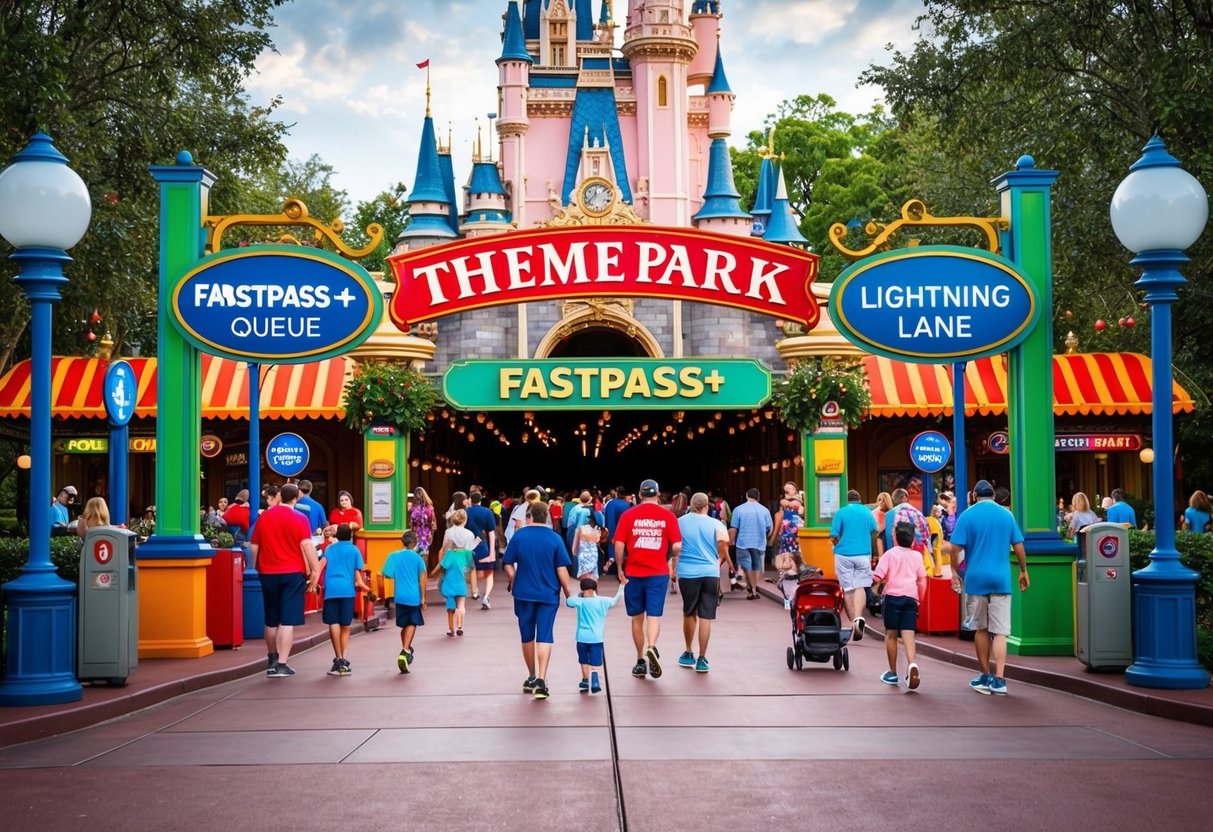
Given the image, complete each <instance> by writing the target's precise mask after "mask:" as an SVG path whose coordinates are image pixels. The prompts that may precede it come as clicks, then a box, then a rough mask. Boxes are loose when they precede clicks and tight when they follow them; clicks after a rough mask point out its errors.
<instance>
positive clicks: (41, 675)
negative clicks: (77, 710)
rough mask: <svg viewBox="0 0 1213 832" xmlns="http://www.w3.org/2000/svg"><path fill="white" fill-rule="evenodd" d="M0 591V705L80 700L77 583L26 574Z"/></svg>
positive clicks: (56, 703)
mask: <svg viewBox="0 0 1213 832" xmlns="http://www.w3.org/2000/svg"><path fill="white" fill-rule="evenodd" d="M3 589H4V594H5V597H6V598H7V600H8V639H7V643H6V645H5V646H6V650H7V652H6V657H5V668H6V672H5V676H4V679H3V681H0V705H16V706H25V705H59V704H63V703H65V702H79V701H80V700H81V699H82V698H83V697H84V689H83V688H82V687H80V682H79V681H78V680H77V679H76V588H75V586H74V585H73V584H71V583H69V582H67V581H65V580H63V579H61V578H59V577H58V576H57V575H54V574H53V573H51V574H49V575H46V574H38V575H34V574H29V573H26V574H23V575H22V576H21V577H20V578H18V579H17V580H15V581H11V582H9V583H7V584H5V585H4V587H3Z"/></svg>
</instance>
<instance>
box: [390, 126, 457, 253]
mask: <svg viewBox="0 0 1213 832" xmlns="http://www.w3.org/2000/svg"><path fill="white" fill-rule="evenodd" d="M442 177H443V167H442V163H441V162H440V161H439V154H438V138H437V135H436V133H435V131H434V119H433V117H432V116H430V115H429V113H428V112H427V113H426V116H425V121H423V122H422V124H421V147H420V150H419V151H418V153H417V175H416V177H414V179H413V189H412V191H411V192H410V194H409V201H408V203H409V218H410V219H409V224H408V226H406V227H405V229H404V231H403V232H401V234H400V238H399V239H409V240H413V239H426V240H433V241H435V242H439V241H442V240H449V239H452V238H454V237H455V236H456V234H455V232H454V231H453V230H452V229H451V226H450V221H449V215H450V207H451V206H450V201H449V199H448V191H447V189H446V187H445V186H444V185H443V181H442Z"/></svg>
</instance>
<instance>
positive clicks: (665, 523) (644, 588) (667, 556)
mask: <svg viewBox="0 0 1213 832" xmlns="http://www.w3.org/2000/svg"><path fill="white" fill-rule="evenodd" d="M658 491H659V489H658V487H657V482H656V481H655V480H645V481H644V482H642V483H641V484H640V502H639V503H637V504H636V505H635V506H633V507H632V508H630V509H628V510H627V511H625V512H624V513H623V514H622V515H620V517H619V525H618V527H616V529H615V537H614V540H615V563H616V564H617V565H618V568H619V571H620V573H621V574H623V575H626V576H627V579H628V581H627V584H625V585H624V588H623V602H624V606H625V608H626V609H627V611H628V616H629V617H630V618H631V619H632V641H633V642H634V643H635V644H636V666H635V667H633V668H632V675H633V676H635V677H636V678H637V679H643V678H644V677H645V676H646V675H648V676H651V677H653V678H654V679H660V678H661V662H660V658H661V654H660V653H658V652H657V637H658V636H659V635H660V634H661V616H662V614H663V613H664V612H665V596H666V590H667V589H668V588H669V585H670V577H671V573H672V571H673V570H672V567H671V565H670V561H671V560H672V559H674V558H677V557H678V553H679V551H680V550H681V549H682V534H681V533H680V532H679V530H678V518H676V517H675V516H674V513H673V512H672V511H670V510H669V509H666V508H662V507H661V506H660V505H659V504H658V502H657V494H658Z"/></svg>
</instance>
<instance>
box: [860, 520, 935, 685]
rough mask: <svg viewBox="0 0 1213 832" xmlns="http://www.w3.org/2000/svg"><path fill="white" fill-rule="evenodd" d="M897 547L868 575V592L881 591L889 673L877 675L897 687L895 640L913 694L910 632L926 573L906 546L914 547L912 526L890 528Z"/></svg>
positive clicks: (915, 676) (916, 679)
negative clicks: (900, 647)
mask: <svg viewBox="0 0 1213 832" xmlns="http://www.w3.org/2000/svg"><path fill="white" fill-rule="evenodd" d="M893 536H894V540H895V542H896V543H897V545H896V546H894V547H893V548H892V549H889V550H888V551H886V552H885V553H884V554H883V555H881V557H880V563H878V564H876V568H875V569H874V570H873V571H872V581H873V585H872V589H873V591H875V590H876V589H878V588H879V587H881V585H883V587H884V602H883V606H882V609H883V613H884V647H885V652H886V653H887V654H888V657H889V670H888V672H887V673H885V674H883V675H881V677H880V681H882V682H884V683H885V684H886V685H896V684H898V679H897V639H898V637H900V638H901V639H902V641H903V642H904V643H905V649H906V661H907V662H909V668H908V670H907V672H906V684H907V685H908V686H909V688H910V690H915V689H916V688H917V687H918V683H919V681H920V673H919V670H918V665H917V664H915V663H914V659H915V651H914V631H915V629H916V628H917V626H918V604H919V602H920V601H922V600H923V599H924V598H925V597H926V594H927V572H926V569H924V568H923V562H922V555H921V554H920V553H919V552H918V551H917V550H916V549H911V548H910V546H911V545H913V543H914V524H913V523H906V522H905V521H902V522H900V523H898V524H897V525H896V526H894V527H893Z"/></svg>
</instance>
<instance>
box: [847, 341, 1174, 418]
mask: <svg viewBox="0 0 1213 832" xmlns="http://www.w3.org/2000/svg"><path fill="white" fill-rule="evenodd" d="M1149 362H1150V359H1149V358H1148V357H1147V356H1144V355H1140V354H1138V353H1084V354H1077V355H1056V356H1053V401H1054V407H1053V411H1054V413H1055V414H1057V415H1059V416H1074V415H1078V414H1082V415H1103V416H1106V415H1123V414H1147V413H1150V412H1152V406H1151V396H1152V395H1153V394H1152V389H1151V384H1150V380H1151V375H1150V372H1149V366H1150V364H1149ZM863 365H864V370H865V372H866V373H867V375H868V380H869V385H868V386H869V390H870V392H871V394H872V407H871V409H870V411H869V412H870V414H871V415H872V416H874V417H891V416H927V415H951V413H952V388H951V372H950V370H947V368H945V367H942V366H938V365H930V364H906V363H903V362H900V361H893V360H891V359H888V358H883V357H880V356H868V357H867V358H865V359H864V362H863ZM1028 383H1032V379H1029V382H1028ZM1172 401H1173V402H1174V406H1173V410H1174V412H1175V413H1191V412H1192V411H1193V410H1195V409H1196V406H1195V403H1194V402H1193V401H1192V397H1191V396H1190V395H1188V392H1187V391H1186V390H1184V389H1183V387H1182V386H1180V385H1179V384H1178V383H1175V384H1174V386H1173V389H1172ZM1006 410H1007V369H1006V362H1005V359H1004V358H1003V357H1002V356H995V357H993V358H982V359H978V360H976V361H970V362H968V364H967V366H966V369H965V413H966V414H968V415H973V414H974V413H980V414H982V415H997V414H1002V413H1005V412H1006Z"/></svg>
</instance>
